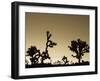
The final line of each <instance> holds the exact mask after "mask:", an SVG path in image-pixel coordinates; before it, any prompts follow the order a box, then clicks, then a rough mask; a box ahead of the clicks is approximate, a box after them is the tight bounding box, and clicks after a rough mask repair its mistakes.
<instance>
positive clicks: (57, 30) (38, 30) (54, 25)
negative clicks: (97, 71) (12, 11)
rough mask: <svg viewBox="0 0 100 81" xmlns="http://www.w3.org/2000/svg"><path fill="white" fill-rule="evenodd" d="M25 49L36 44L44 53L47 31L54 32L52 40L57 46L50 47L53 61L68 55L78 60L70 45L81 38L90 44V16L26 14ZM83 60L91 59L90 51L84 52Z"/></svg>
mask: <svg viewBox="0 0 100 81" xmlns="http://www.w3.org/2000/svg"><path fill="white" fill-rule="evenodd" d="M25 26H26V29H25V34H26V37H25V43H26V48H25V51H27V50H28V48H30V47H31V46H36V47H37V49H40V52H41V53H42V52H43V51H44V50H45V45H46V41H47V40H46V31H47V30H49V31H50V33H51V34H52V37H51V40H52V41H54V42H56V43H57V46H54V47H53V48H49V49H48V51H49V55H50V57H51V59H52V63H54V62H55V61H57V60H60V61H61V59H62V57H63V56H66V57H67V58H68V60H69V61H70V63H71V62H77V59H76V58H73V57H72V56H71V55H72V54H74V53H73V52H72V51H70V49H69V48H68V46H69V45H70V44H71V41H72V40H77V39H78V38H80V39H81V40H83V41H86V43H87V44H89V16H88V15H68V14H66V15H65V14H47V13H30V12H27V13H26V15H25ZM82 60H85V61H89V53H87V54H84V56H83V58H82Z"/></svg>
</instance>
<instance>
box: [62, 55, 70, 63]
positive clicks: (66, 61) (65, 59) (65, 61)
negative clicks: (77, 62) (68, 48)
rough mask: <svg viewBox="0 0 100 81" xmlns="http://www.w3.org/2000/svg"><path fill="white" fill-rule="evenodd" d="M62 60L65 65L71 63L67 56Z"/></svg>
mask: <svg viewBox="0 0 100 81" xmlns="http://www.w3.org/2000/svg"><path fill="white" fill-rule="evenodd" d="M62 60H63V62H64V64H67V63H68V62H69V61H68V60H67V57H66V56H63V58H62Z"/></svg>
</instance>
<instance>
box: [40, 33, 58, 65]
mask: <svg viewBox="0 0 100 81" xmlns="http://www.w3.org/2000/svg"><path fill="white" fill-rule="evenodd" d="M46 34H47V42H46V48H45V51H43V52H42V59H41V63H42V64H43V63H44V60H45V59H51V58H50V56H49V53H48V48H49V47H50V48H53V47H54V46H56V45H57V43H55V42H53V41H51V40H50V38H51V36H52V35H51V33H50V32H49V31H47V32H46Z"/></svg>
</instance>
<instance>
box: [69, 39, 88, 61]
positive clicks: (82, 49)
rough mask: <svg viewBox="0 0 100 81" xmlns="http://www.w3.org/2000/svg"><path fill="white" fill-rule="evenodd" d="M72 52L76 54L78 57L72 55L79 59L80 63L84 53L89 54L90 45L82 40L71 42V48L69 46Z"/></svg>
mask: <svg viewBox="0 0 100 81" xmlns="http://www.w3.org/2000/svg"><path fill="white" fill-rule="evenodd" d="M68 48H70V50H71V51H73V52H75V53H76V55H72V56H73V57H75V58H77V59H78V63H80V61H81V59H82V56H84V53H88V52H89V45H88V44H87V43H86V42H85V41H82V40H80V39H77V40H73V41H71V46H68Z"/></svg>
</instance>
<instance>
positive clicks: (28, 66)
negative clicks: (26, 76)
mask: <svg viewBox="0 0 100 81" xmlns="http://www.w3.org/2000/svg"><path fill="white" fill-rule="evenodd" d="M82 65H89V62H84V63H75V64H56V65H53V64H33V65H27V64H26V65H25V68H40V67H59V66H60V67H62V66H82Z"/></svg>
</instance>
